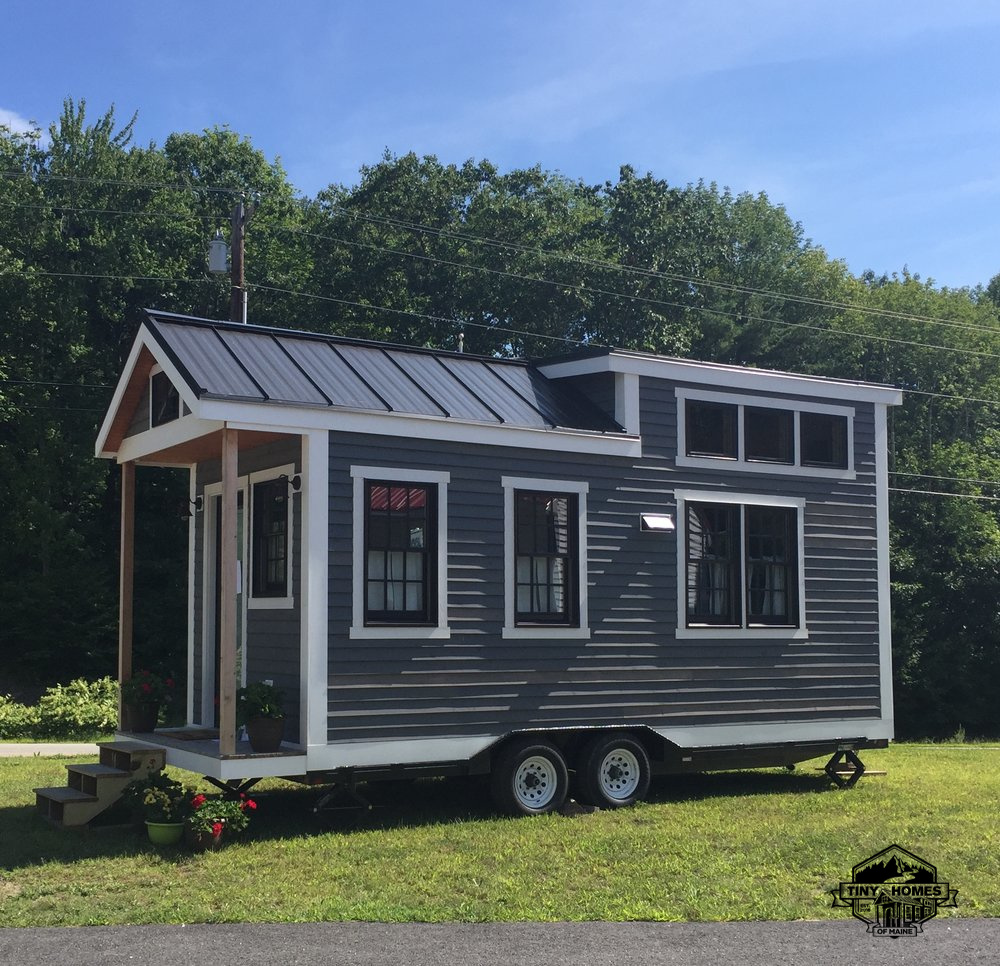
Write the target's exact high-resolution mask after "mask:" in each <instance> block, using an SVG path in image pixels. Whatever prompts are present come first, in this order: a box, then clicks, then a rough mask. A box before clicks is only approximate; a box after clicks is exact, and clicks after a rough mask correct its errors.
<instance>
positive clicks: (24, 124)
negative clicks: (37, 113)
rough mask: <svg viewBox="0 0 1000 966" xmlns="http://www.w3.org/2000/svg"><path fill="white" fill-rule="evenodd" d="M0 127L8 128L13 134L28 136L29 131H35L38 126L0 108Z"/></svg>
mask: <svg viewBox="0 0 1000 966" xmlns="http://www.w3.org/2000/svg"><path fill="white" fill-rule="evenodd" d="M0 127H9V128H10V129H11V130H12V131H13V132H14V133H15V134H29V133H30V132H31V131H37V130H38V128H39V125H38V124H36V123H35V122H34V121H28V120H26V119H25V118H23V117H21V115H20V114H17V113H16V112H14V111H8V110H7V109H6V108H5V107H0Z"/></svg>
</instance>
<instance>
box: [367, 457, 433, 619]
mask: <svg viewBox="0 0 1000 966" xmlns="http://www.w3.org/2000/svg"><path fill="white" fill-rule="evenodd" d="M351 477H352V480H353V534H352V543H353V551H352V562H353V607H352V624H351V630H350V636H351V637H352V638H411V639H413V638H417V639H419V638H448V637H450V636H451V631H450V629H449V627H448V483H449V482H450V481H451V474H450V473H448V472H443V471H436V470H414V469H406V468H401V467H390V466H352V467H351Z"/></svg>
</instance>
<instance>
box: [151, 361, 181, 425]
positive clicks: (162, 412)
mask: <svg viewBox="0 0 1000 966" xmlns="http://www.w3.org/2000/svg"><path fill="white" fill-rule="evenodd" d="M180 415H181V397H180V393H178V392H177V388H176V387H175V386H174V384H173V383H172V382H171V381H170V378H169V376H167V374H166V373H165V372H154V373H153V375H152V376H150V378H149V425H150V426H162V425H163V424H164V423H169V422H171V421H172V420H175V419H179V418H180Z"/></svg>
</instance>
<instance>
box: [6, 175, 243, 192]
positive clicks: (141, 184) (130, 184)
mask: <svg viewBox="0 0 1000 966" xmlns="http://www.w3.org/2000/svg"><path fill="white" fill-rule="evenodd" d="M0 177H2V178H9V179H11V180H20V181H37V180H40V179H41V180H45V181H69V182H74V183H79V184H108V185H115V186H116V187H119V188H170V189H173V190H176V191H192V192H199V191H208V192H212V193H216V194H227V195H239V194H243V193H244V192H245V191H246V190H248V189H243V188H220V187H218V186H216V185H203V184H183V183H177V182H174V183H170V182H165V181H126V180H124V179H122V178H87V177H83V176H82V175H71V174H53V173H52V172H49V171H36V172H33V173H28V172H25V171H16V170H14V171H9V170H8V171H0Z"/></svg>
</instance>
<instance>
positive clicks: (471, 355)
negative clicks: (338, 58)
mask: <svg viewBox="0 0 1000 966" xmlns="http://www.w3.org/2000/svg"><path fill="white" fill-rule="evenodd" d="M143 311H144V312H145V313H146V315H147V316H149V318H150V319H151V320H152V321H155V320H156V319H158V318H162V319H163V321H165V322H171V323H181V324H186V325H190V326H192V327H193V328H213V329H224V330H225V331H227V332H246V331H248V330H252V331H255V332H258V333H261V334H267V335H283V336H291V337H293V338H302V339H312V340H315V341H317V342H331V343H342V344H343V345H355V346H361V347H364V348H371V349H398V350H399V351H400V352H414V353H420V354H423V355H432V356H449V357H451V358H454V359H469V360H472V361H476V362H498V363H501V364H503V365H514V366H519V367H524V368H527V367H530V366H532V365H534V363H533V362H532V361H531V360H530V359H524V358H520V357H516V358H511V357H503V356H488V355H482V354H480V353H476V352H458V351H457V350H455V349H435V348H433V347H431V346H417V345H406V344H404V343H401V342H380V341H379V340H377V339H361V338H358V337H356V336H348V335H333V334H332V333H328V332H310V331H308V330H306V329H283V328H280V327H278V326H273V325H257V324H255V323H252V322H230V321H228V320H224V319H205V318H202V317H201V316H196V315H185V314H183V313H181V312H166V311H161V310H160V309H152V308H145V309H143Z"/></svg>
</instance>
